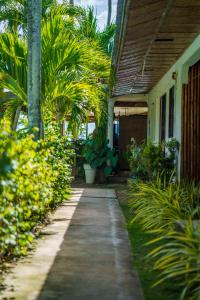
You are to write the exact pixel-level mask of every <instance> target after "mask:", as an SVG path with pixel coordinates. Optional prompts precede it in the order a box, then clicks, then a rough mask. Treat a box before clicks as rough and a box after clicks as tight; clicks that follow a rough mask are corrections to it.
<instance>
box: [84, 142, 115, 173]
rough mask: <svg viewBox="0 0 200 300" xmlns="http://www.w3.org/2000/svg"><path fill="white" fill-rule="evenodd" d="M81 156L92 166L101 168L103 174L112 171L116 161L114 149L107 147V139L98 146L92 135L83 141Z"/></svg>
mask: <svg viewBox="0 0 200 300" xmlns="http://www.w3.org/2000/svg"><path fill="white" fill-rule="evenodd" d="M83 157H84V158H85V160H86V162H87V163H88V164H90V166H91V167H92V168H94V169H95V168H98V169H100V168H101V169H103V171H104V175H105V176H109V175H110V174H111V173H112V171H113V169H114V168H115V167H116V165H117V161H118V157H117V155H116V153H115V149H110V148H109V147H108V141H105V142H104V143H103V144H102V145H100V146H99V144H98V143H96V141H95V139H94V138H93V137H92V136H90V137H89V138H88V139H87V140H86V141H85V144H84V147H83Z"/></svg>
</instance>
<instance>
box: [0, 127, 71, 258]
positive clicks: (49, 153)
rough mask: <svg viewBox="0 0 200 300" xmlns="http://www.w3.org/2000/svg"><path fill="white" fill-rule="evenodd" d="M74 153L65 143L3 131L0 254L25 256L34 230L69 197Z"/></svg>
mask: <svg viewBox="0 0 200 300" xmlns="http://www.w3.org/2000/svg"><path fill="white" fill-rule="evenodd" d="M70 155H72V153H71V152H68V150H66V149H65V143H64V142H61V143H60V142H59V141H48V142H41V143H39V144H38V143H36V142H34V141H33V140H32V137H31V136H28V137H26V138H23V139H21V140H17V139H16V137H15V136H13V135H11V134H10V133H9V131H7V129H3V130H1V133H0V253H1V257H2V258H4V257H5V256H13V255H15V256H16V255H24V254H26V252H27V249H28V248H30V246H31V243H32V240H33V237H34V229H35V227H36V226H37V225H38V223H40V222H43V221H44V219H45V216H46V214H47V213H48V212H49V211H50V209H52V208H53V207H54V206H56V205H57V203H58V202H61V201H63V200H64V199H65V198H66V194H67V193H68V192H69V186H70V180H71V177H70V176H71V174H70V172H71V158H70V157H69V156H70Z"/></svg>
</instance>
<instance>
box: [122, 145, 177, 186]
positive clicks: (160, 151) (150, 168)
mask: <svg viewBox="0 0 200 300" xmlns="http://www.w3.org/2000/svg"><path fill="white" fill-rule="evenodd" d="M178 147H179V144H178V142H177V141H176V140H175V139H172V140H170V141H168V142H163V143H161V144H158V145H155V144H153V143H152V142H151V141H148V142H147V144H142V145H137V144H136V143H135V142H134V143H133V145H131V147H130V149H129V156H128V157H129V158H128V159H129V163H130V167H131V170H132V174H133V176H134V177H135V178H141V179H143V180H154V179H156V177H157V176H158V175H160V176H161V177H163V179H165V180H170V178H171V176H172V174H173V175H175V170H176V166H175V160H176V153H177V151H178Z"/></svg>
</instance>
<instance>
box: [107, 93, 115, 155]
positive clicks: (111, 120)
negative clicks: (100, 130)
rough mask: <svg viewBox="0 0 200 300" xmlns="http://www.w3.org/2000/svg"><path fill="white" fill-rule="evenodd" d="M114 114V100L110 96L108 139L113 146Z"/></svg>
mask: <svg viewBox="0 0 200 300" xmlns="http://www.w3.org/2000/svg"><path fill="white" fill-rule="evenodd" d="M113 116H114V100H113V99H111V98H108V125H107V139H108V141H109V144H108V146H109V147H110V148H111V149H112V148H113V120H114V118H113Z"/></svg>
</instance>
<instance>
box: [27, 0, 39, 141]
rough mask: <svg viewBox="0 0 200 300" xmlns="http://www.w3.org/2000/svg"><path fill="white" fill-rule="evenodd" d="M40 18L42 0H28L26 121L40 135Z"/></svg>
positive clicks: (37, 135)
mask: <svg viewBox="0 0 200 300" xmlns="http://www.w3.org/2000/svg"><path fill="white" fill-rule="evenodd" d="M41 18H42V0H28V19H27V22H28V123H29V130H30V131H32V129H33V128H38V131H37V132H36V131H35V132H34V135H35V139H36V140H37V139H40V137H41V127H42V126H41V124H42V115H41Z"/></svg>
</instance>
